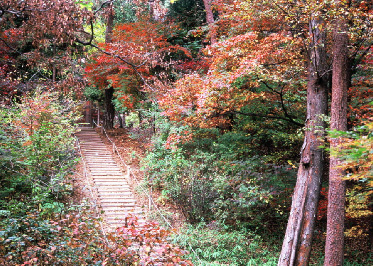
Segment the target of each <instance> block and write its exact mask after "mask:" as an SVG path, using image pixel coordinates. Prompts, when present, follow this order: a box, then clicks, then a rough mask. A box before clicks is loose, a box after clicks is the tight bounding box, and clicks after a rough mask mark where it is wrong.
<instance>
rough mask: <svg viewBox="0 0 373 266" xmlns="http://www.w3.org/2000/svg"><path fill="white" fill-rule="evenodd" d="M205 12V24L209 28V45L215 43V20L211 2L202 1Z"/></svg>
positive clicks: (207, 0)
mask: <svg viewBox="0 0 373 266" xmlns="http://www.w3.org/2000/svg"><path fill="white" fill-rule="evenodd" d="M203 4H204V6H205V12H206V22H207V24H208V26H209V31H210V39H211V44H214V43H216V29H215V24H214V23H215V20H214V14H213V13H212V8H211V0H203Z"/></svg>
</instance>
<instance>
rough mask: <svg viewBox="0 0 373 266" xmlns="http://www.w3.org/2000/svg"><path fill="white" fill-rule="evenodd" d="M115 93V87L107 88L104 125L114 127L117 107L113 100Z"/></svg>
mask: <svg viewBox="0 0 373 266" xmlns="http://www.w3.org/2000/svg"><path fill="white" fill-rule="evenodd" d="M113 94H114V88H113V87H110V88H108V89H106V90H105V117H104V127H105V128H107V129H112V128H113V127H114V117H115V108H114V104H113V102H112V99H113Z"/></svg>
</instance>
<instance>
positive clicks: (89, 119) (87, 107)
mask: <svg viewBox="0 0 373 266" xmlns="http://www.w3.org/2000/svg"><path fill="white" fill-rule="evenodd" d="M92 121H93V120H92V101H86V103H85V122H86V123H89V125H90V126H92Z"/></svg>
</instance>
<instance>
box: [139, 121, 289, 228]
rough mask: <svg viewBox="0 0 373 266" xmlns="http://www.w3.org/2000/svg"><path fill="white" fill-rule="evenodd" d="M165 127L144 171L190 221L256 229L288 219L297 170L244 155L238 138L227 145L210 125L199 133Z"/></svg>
mask: <svg viewBox="0 0 373 266" xmlns="http://www.w3.org/2000/svg"><path fill="white" fill-rule="evenodd" d="M165 124H167V123H165ZM162 128H163V129H164V130H163V131H161V132H159V134H158V135H157V136H155V137H154V139H153V144H154V146H153V149H152V150H151V151H150V152H149V153H148V154H147V157H146V158H145V160H144V165H145V166H146V167H145V168H144V170H146V175H147V178H148V183H149V184H150V185H153V186H154V187H155V188H158V189H160V190H161V192H162V196H163V197H164V198H166V199H169V200H172V201H173V202H175V203H176V204H177V205H178V206H179V207H180V208H181V210H182V212H183V214H184V215H185V217H187V218H188V220H189V221H190V222H192V223H196V222H200V221H202V220H204V221H212V220H218V221H224V222H225V223H227V224H231V225H234V224H236V225H237V224H238V223H247V225H248V226H250V227H251V228H256V227H263V225H269V221H274V223H275V224H278V223H279V222H282V223H285V218H286V217H285V215H284V210H285V209H286V208H287V206H288V205H289V203H290V197H289V196H290V192H291V188H292V187H293V185H294V183H295V171H294V169H292V168H291V167H287V166H285V167H284V166H277V165H274V164H269V163H264V162H263V160H262V158H261V157H258V156H252V157H249V158H247V157H246V158H244V157H243V156H242V155H243V154H242V152H241V151H240V150H239V149H238V147H239V146H240V144H238V140H237V139H236V140H235V141H231V143H232V145H231V146H232V147H231V148H229V149H228V148H227V149H225V148H224V147H228V145H227V144H225V143H224V142H225V141H221V140H220V138H218V137H217V136H218V133H217V132H214V131H211V130H208V131H203V130H200V131H198V132H197V133H195V132H194V133H195V134H199V138H197V137H194V138H191V137H190V134H189V133H188V128H186V127H178V128H173V127H172V126H170V127H167V126H165V125H163V126H162ZM211 135H212V136H213V137H211ZM214 136H215V137H214ZM225 137H226V138H229V139H231V138H232V137H234V135H233V134H231V135H230V137H228V135H225ZM236 137H237V138H239V137H238V136H236ZM269 217H270V218H271V219H268V218H269Z"/></svg>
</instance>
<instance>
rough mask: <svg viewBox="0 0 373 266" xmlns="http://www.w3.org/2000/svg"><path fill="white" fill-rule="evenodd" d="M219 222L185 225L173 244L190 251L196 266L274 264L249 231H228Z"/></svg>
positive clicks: (257, 237)
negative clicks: (191, 250)
mask: <svg viewBox="0 0 373 266" xmlns="http://www.w3.org/2000/svg"><path fill="white" fill-rule="evenodd" d="M226 229H227V228H225V229H223V228H222V227H221V226H220V225H219V224H218V223H215V222H214V223H210V224H205V223H200V224H198V226H188V227H187V228H185V229H183V230H182V232H183V233H181V234H179V235H175V236H174V241H175V243H177V244H178V245H181V246H183V247H185V248H189V249H191V248H192V249H193V250H194V252H191V253H190V255H189V256H190V258H191V259H192V261H193V262H194V263H195V264H196V265H222V264H225V265H277V256H276V254H274V253H273V251H269V250H268V248H267V247H266V246H264V244H263V241H262V240H261V238H260V237H259V236H257V235H255V234H253V233H251V232H250V231H229V230H226Z"/></svg>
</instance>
